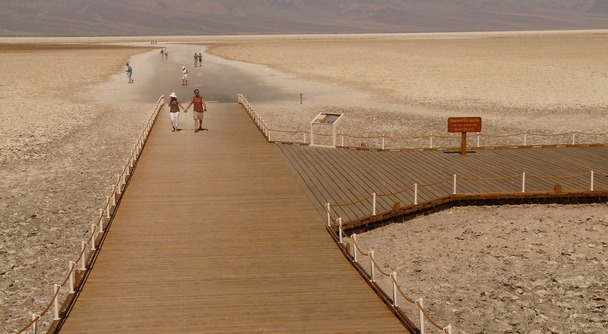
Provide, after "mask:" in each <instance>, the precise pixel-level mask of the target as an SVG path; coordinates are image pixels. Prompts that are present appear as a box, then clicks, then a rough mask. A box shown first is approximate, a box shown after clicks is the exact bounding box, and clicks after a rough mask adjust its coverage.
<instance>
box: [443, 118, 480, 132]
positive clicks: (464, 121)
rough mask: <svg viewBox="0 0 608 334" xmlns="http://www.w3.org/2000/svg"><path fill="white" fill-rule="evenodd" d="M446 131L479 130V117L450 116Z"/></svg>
mask: <svg viewBox="0 0 608 334" xmlns="http://www.w3.org/2000/svg"><path fill="white" fill-rule="evenodd" d="M448 132H481V117H450V118H448Z"/></svg>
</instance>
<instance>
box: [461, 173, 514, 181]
mask: <svg viewBox="0 0 608 334" xmlns="http://www.w3.org/2000/svg"><path fill="white" fill-rule="evenodd" d="M519 177H521V174H515V175H508V176H500V177H469V176H458V178H459V179H461V180H469V181H499V180H507V179H513V178H519Z"/></svg>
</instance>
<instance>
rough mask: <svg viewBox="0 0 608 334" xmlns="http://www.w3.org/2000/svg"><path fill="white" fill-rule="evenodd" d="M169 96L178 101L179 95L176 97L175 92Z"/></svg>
mask: <svg viewBox="0 0 608 334" xmlns="http://www.w3.org/2000/svg"><path fill="white" fill-rule="evenodd" d="M169 96H171V97H174V98H176V99H177V95H175V92H173V93H171V95H169Z"/></svg>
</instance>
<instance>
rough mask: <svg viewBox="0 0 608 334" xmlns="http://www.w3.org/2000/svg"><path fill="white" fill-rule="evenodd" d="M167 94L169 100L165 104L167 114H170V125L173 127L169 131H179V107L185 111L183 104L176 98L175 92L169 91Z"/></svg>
mask: <svg viewBox="0 0 608 334" xmlns="http://www.w3.org/2000/svg"><path fill="white" fill-rule="evenodd" d="M169 96H170V97H171V100H170V101H169V103H167V104H168V105H169V115H171V126H172V127H173V129H172V130H171V131H173V132H175V131H179V108H182V110H184V112H186V111H185V110H186V109H184V106H182V104H181V103H180V102H179V100H178V99H177V95H175V92H173V93H171V95H169Z"/></svg>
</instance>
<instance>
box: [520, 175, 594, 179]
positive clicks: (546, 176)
mask: <svg viewBox="0 0 608 334" xmlns="http://www.w3.org/2000/svg"><path fill="white" fill-rule="evenodd" d="M587 175H589V174H588V173H581V174H572V175H561V176H552V175H537V174H530V173H526V176H528V177H536V178H539V179H547V180H556V179H573V178H575V177H581V176H587Z"/></svg>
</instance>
